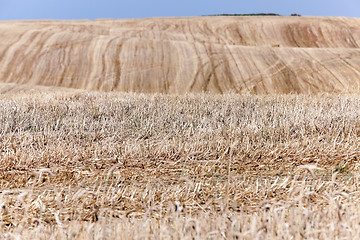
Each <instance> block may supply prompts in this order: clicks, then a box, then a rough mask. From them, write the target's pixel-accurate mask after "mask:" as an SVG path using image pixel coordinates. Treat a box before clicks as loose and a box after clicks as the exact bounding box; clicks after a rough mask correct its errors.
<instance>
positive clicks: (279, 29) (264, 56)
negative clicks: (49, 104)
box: [0, 16, 360, 94]
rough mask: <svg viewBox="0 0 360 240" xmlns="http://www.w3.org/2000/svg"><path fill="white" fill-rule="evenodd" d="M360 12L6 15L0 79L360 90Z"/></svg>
mask: <svg viewBox="0 0 360 240" xmlns="http://www.w3.org/2000/svg"><path fill="white" fill-rule="evenodd" d="M359 36H360V20H359V19H355V18H325V17H279V16H274V17H271V16H266V17H220V16H219V17H214V16H213V17H194V18H150V19H124V20H110V19H108V20H96V21H85V20H84V21H50V20H49V21H8V22H6V21H5V22H0V84H1V82H5V83H18V84H31V85H42V86H57V87H66V88H77V89H87V90H100V91H126V92H146V93H172V94H185V93H189V92H191V93H202V92H209V93H242V94H254V93H255V94H283V93H303V94H309V93H311V94H313V93H319V92H320V93H322V92H328V93H359V92H360V82H359V78H360V67H359V66H360V50H359V46H360V37H359Z"/></svg>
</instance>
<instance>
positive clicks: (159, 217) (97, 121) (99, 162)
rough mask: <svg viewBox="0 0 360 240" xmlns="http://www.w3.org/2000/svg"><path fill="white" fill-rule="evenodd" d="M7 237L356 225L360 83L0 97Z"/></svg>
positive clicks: (274, 231)
mask: <svg viewBox="0 0 360 240" xmlns="http://www.w3.org/2000/svg"><path fill="white" fill-rule="evenodd" d="M0 106H1V107H0V111H1V112H0V116H1V118H0V129H1V130H0V136H1V141H0V142H1V145H0V158H1V175H0V188H1V189H2V191H1V193H0V200H1V201H0V202H1V215H0V216H1V231H2V232H1V233H2V235H3V236H5V237H6V238H7V239H17V238H18V237H20V238H21V239H68V238H73V239H119V238H120V239H254V238H255V239H274V238H276V239H281V238H284V239H289V238H293V239H304V238H305V239H319V238H320V239H329V238H332V239H334V238H337V239H354V238H358V237H359V231H358V230H357V229H358V226H359V224H360V220H359V219H360V218H359V217H360V216H359V210H360V208H359V195H360V192H359V187H358V186H359V169H358V158H359V146H360V141H359V136H360V122H359V119H358V116H359V114H360V97H359V96H353V95H343V96H336V95H321V96H310V95H275V96H240V95H206V94H200V95H184V96H169V95H159V94H155V95H144V94H129V93H128V94H126V93H99V92H81V91H79V92H76V93H74V92H72V93H69V92H61V91H58V92H56V91H55V92H52V93H41V91H39V92H22V93H16V94H5V95H2V97H1V100H0Z"/></svg>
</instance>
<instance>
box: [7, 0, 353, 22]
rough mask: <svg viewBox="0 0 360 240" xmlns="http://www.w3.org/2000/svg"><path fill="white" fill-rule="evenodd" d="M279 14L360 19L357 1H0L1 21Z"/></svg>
mask: <svg viewBox="0 0 360 240" xmlns="http://www.w3.org/2000/svg"><path fill="white" fill-rule="evenodd" d="M221 13H278V14H281V15H290V14H292V13H297V14H301V15H305V16H345V17H358V18H360V0H246V1H245V0H217V1H216V0H127V1H126V0H0V20H17V19H19V20H20V19H90V20H93V19H99V18H114V19H118V18H146V17H177V16H201V15H209V14H221Z"/></svg>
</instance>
